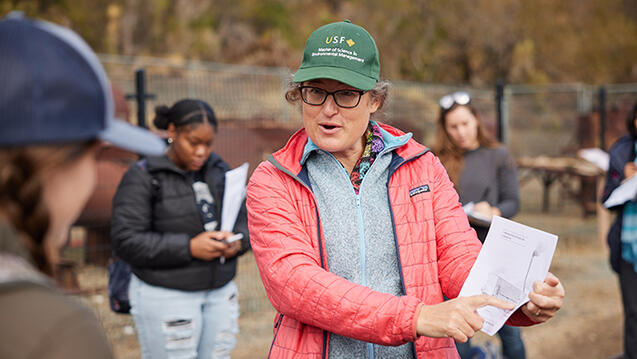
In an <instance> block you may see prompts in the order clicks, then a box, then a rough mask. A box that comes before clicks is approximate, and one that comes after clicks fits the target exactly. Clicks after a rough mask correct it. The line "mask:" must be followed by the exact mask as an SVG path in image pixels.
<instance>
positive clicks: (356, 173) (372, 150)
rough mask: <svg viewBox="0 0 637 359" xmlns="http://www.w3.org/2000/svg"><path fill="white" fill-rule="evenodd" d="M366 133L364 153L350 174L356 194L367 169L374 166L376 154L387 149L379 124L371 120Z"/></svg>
mask: <svg viewBox="0 0 637 359" xmlns="http://www.w3.org/2000/svg"><path fill="white" fill-rule="evenodd" d="M365 134H366V135H367V141H366V142H365V149H364V150H363V155H362V156H361V158H359V159H358V162H356V165H355V166H354V169H353V170H352V173H351V174H350V180H351V181H352V186H353V187H354V192H356V194H358V191H360V189H361V182H363V178H364V177H365V175H366V174H367V171H369V169H370V167H372V163H374V160H375V159H376V156H378V154H379V153H380V152H381V151H382V150H383V149H385V143H384V142H383V135H382V133H381V132H380V127H379V126H378V125H372V123H371V122H370V123H369V125H367V131H366V132H365Z"/></svg>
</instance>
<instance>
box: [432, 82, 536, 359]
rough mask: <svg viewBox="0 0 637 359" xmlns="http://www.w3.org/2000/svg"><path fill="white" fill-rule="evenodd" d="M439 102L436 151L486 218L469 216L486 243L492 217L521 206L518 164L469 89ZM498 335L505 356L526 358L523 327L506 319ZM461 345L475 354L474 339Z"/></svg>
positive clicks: (463, 195)
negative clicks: (484, 121)
mask: <svg viewBox="0 0 637 359" xmlns="http://www.w3.org/2000/svg"><path fill="white" fill-rule="evenodd" d="M439 104H440V114H439V116H438V137H437V144H436V149H435V153H436V155H437V156H438V157H439V158H440V161H441V162H442V164H443V165H444V166H445V169H446V170H447V173H448V174H449V178H450V179H451V181H452V182H453V183H454V186H455V188H456V190H457V192H458V195H459V197H460V203H461V204H462V205H463V206H465V205H469V206H473V209H472V212H473V213H475V214H477V215H479V218H481V219H482V220H474V219H473V218H474V217H472V216H469V223H470V225H471V227H472V228H473V229H475V231H476V233H477V235H478V239H479V240H480V242H482V243H484V240H485V238H486V236H487V233H488V231H489V224H490V220H491V219H492V218H493V216H501V217H504V218H512V217H513V216H515V215H516V214H517V212H518V210H519V208H520V191H519V186H518V177H517V169H516V165H515V162H514V161H513V159H512V158H511V156H510V155H509V152H508V151H507V149H506V147H504V146H503V145H502V144H500V143H498V142H497V141H496V140H495V139H493V138H492V137H491V136H490V135H489V133H488V132H487V131H486V130H485V128H484V126H483V125H482V122H481V121H480V116H479V114H478V111H477V110H476V109H475V107H474V106H473V105H472V104H471V97H470V95H469V93H468V92H465V91H458V92H454V93H452V94H448V95H445V96H443V97H442V98H441V99H440V101H439ZM498 336H499V337H500V340H501V341H502V354H503V356H504V358H508V359H524V358H526V353H525V350H524V342H523V341H522V337H521V336H520V328H518V327H513V326H508V325H506V324H505V325H504V326H503V327H502V328H501V329H500V330H499V331H498ZM457 347H458V351H459V353H460V357H461V358H463V359H469V358H471V357H472V353H471V347H470V341H467V342H466V343H459V344H457Z"/></svg>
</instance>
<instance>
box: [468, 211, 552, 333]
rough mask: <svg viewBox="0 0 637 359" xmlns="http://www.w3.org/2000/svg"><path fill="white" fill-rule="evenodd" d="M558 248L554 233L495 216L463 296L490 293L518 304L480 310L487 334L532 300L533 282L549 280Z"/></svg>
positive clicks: (496, 330)
mask: <svg viewBox="0 0 637 359" xmlns="http://www.w3.org/2000/svg"><path fill="white" fill-rule="evenodd" d="M556 245H557V236H556V235H554V234H551V233H547V232H543V231H540V230H538V229H535V228H532V227H528V226H525V225H523V224H520V223H516V222H513V221H510V220H508V219H504V218H502V217H499V216H494V217H493V221H492V222H491V228H489V233H488V234H487V238H486V239H485V241H484V245H483V246H482V250H481V251H480V254H479V255H478V258H477V259H476V262H475V263H474V264H473V267H472V268H471V272H469V276H468V277H467V280H466V281H465V283H464V285H463V286H462V289H461V290H460V295H459V296H461V297H468V296H472V295H478V294H488V295H492V296H494V297H498V298H500V299H503V300H506V301H508V302H511V303H515V308H513V309H512V310H504V309H500V308H496V307H493V306H485V307H482V308H479V309H478V314H479V315H480V316H481V317H482V318H483V319H484V326H483V327H482V329H481V330H482V331H483V332H485V333H487V334H489V335H494V334H495V333H497V332H498V330H500V328H501V327H502V325H503V324H504V323H505V322H506V320H507V319H508V318H509V316H511V314H513V312H515V311H516V310H517V309H518V308H520V307H521V306H522V305H523V304H525V303H526V302H528V301H529V293H530V292H531V291H532V290H533V282H535V281H538V280H540V281H543V280H544V278H546V274H547V273H548V270H549V267H550V265H551V261H552V259H553V253H554V252H555V247H556Z"/></svg>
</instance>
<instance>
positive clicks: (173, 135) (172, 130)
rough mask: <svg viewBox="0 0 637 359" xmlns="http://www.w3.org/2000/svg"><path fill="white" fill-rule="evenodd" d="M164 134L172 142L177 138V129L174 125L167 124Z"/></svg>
mask: <svg viewBox="0 0 637 359" xmlns="http://www.w3.org/2000/svg"><path fill="white" fill-rule="evenodd" d="M166 132H167V133H168V138H170V139H172V140H174V139H175V138H176V137H177V128H176V127H175V124H174V123H172V122H171V123H169V124H168V128H167V129H166Z"/></svg>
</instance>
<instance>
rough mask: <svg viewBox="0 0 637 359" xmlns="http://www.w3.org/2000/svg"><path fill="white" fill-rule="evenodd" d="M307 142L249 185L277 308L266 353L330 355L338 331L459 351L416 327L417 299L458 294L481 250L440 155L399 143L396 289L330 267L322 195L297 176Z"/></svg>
mask: <svg viewBox="0 0 637 359" xmlns="http://www.w3.org/2000/svg"><path fill="white" fill-rule="evenodd" d="M381 126H382V127H383V128H384V129H385V130H387V131H388V132H390V133H391V134H392V135H395V136H400V135H403V133H402V132H401V131H399V130H397V129H394V128H393V127H390V126H387V125H381ZM306 142H307V134H306V133H305V131H304V130H300V131H298V132H297V133H296V134H294V135H293V136H292V137H291V138H290V140H289V141H288V143H287V145H286V146H285V147H284V148H283V149H281V150H279V151H278V152H276V153H274V154H273V155H272V156H271V157H270V159H269V162H263V163H261V164H260V165H259V167H258V168H257V169H256V170H255V171H254V174H253V175H252V177H251V179H250V182H249V185H248V198H247V205H248V222H249V229H250V240H251V244H252V250H253V251H254V256H255V258H256V261H257V265H258V267H259V271H260V273H261V279H262V280H263V284H264V286H265V290H266V293H267V295H268V297H269V299H270V302H271V303H272V305H273V306H274V308H275V309H276V310H277V311H278V313H277V315H276V318H275V324H274V339H273V342H272V347H271V349H270V357H271V358H303V359H305V358H326V357H327V353H328V348H327V344H328V343H329V338H328V337H329V333H330V332H332V333H337V334H339V335H344V336H348V337H351V338H355V339H358V340H362V341H366V342H371V343H377V344H383V345H400V344H404V343H406V342H415V349H416V353H417V357H418V358H425V357H426V358H458V354H457V351H456V349H455V345H454V342H453V339H451V338H440V339H436V338H428V337H418V336H417V335H416V321H415V318H416V313H417V312H418V310H419V308H420V306H422V305H430V304H436V303H440V302H442V301H443V293H444V294H445V295H446V296H447V297H449V298H455V297H456V296H457V295H458V293H459V291H460V288H461V287H462V284H463V283H464V280H465V279H466V277H467V276H468V274H469V270H470V269H471V266H472V265H473V262H474V261H475V259H476V257H477V255H478V252H479V251H480V242H479V241H478V239H477V237H476V234H475V232H474V231H473V229H471V227H470V226H469V223H468V221H467V217H466V215H465V214H464V212H463V210H462V208H461V206H460V203H459V202H458V195H457V193H456V191H455V190H454V188H453V184H452V183H451V181H450V180H449V178H448V176H447V173H446V171H445V169H444V167H443V166H442V165H441V164H440V161H439V160H438V158H437V157H435V156H434V155H433V154H432V153H431V152H428V151H427V149H426V148H425V147H424V146H422V145H420V144H418V143H417V142H415V141H413V140H409V142H408V143H407V144H405V145H403V146H402V147H400V148H398V149H397V150H396V154H397V155H398V156H399V157H400V159H401V161H403V163H402V164H401V165H399V166H398V168H397V169H396V170H395V171H394V172H393V174H392V175H391V179H390V181H389V185H388V186H389V198H390V202H391V211H392V213H393V221H394V230H395V234H396V240H397V243H398V248H399V264H400V266H401V274H402V277H403V281H404V288H405V290H406V293H407V295H405V296H401V297H396V296H392V295H389V294H385V293H380V292H375V291H372V290H371V289H369V288H368V287H364V286H361V285H358V284H354V283H352V282H349V281H347V280H346V279H344V278H341V277H339V276H337V275H335V274H333V273H330V272H328V270H327V269H328V263H327V260H326V256H325V253H326V252H325V247H324V245H325V244H324V241H323V240H322V236H323V233H322V231H321V229H320V218H319V217H318V209H317V207H316V201H315V199H314V196H313V194H312V192H311V191H310V189H309V187H307V186H306V185H305V184H304V183H303V181H302V179H301V178H302V177H303V175H302V168H301V165H300V159H301V156H302V152H303V148H304V146H305V144H306ZM299 174H301V176H299ZM520 314H521V313H520ZM522 316H523V314H522ZM524 318H526V317H525V316H524ZM522 321H523V322H520V321H518V324H530V323H531V322H530V321H528V320H527V321H524V320H522ZM514 322H515V321H514Z"/></svg>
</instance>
